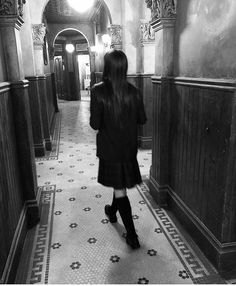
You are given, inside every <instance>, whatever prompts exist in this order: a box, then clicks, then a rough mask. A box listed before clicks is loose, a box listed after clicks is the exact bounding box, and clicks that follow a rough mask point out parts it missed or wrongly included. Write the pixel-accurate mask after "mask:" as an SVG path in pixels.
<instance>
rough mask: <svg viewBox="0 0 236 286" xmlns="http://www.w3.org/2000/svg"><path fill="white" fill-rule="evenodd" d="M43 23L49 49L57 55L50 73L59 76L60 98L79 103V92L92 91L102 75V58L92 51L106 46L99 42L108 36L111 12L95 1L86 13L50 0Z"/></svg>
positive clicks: (97, 0)
mask: <svg viewBox="0 0 236 286" xmlns="http://www.w3.org/2000/svg"><path fill="white" fill-rule="evenodd" d="M43 22H44V24H45V26H46V28H47V39H48V45H49V49H51V50H54V55H55V59H54V64H55V68H54V65H53V67H52V65H51V71H52V72H54V71H55V73H56V74H55V77H56V89H57V94H58V98H59V99H66V100H80V99H81V92H80V91H81V90H86V91H87V90H89V89H90V86H91V85H93V84H94V83H95V81H96V79H95V72H100V69H101V64H100V58H102V57H103V55H102V53H96V52H91V47H92V46H95V45H97V43H99V45H100V46H101V44H103V43H100V42H99V40H100V39H101V37H102V35H104V34H107V33H108V27H109V26H110V24H111V16H110V12H109V10H108V8H107V6H106V4H105V3H104V1H103V0H94V4H93V6H92V7H91V8H89V10H87V11H86V12H83V13H82V12H78V11H77V10H74V9H73V8H72V7H70V5H69V4H68V1H66V0H64V1H60V0H50V1H49V2H48V3H47V5H46V7H45V10H44V14H43ZM68 44H72V45H73V48H74V51H72V52H71V53H70V52H68V51H67V50H66V46H67V45H68ZM51 63H52V62H51ZM87 93H88V92H87Z"/></svg>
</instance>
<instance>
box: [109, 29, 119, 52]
mask: <svg viewBox="0 0 236 286" xmlns="http://www.w3.org/2000/svg"><path fill="white" fill-rule="evenodd" d="M108 31H109V34H110V36H111V47H112V48H115V49H118V50H121V49H122V26H121V25H115V24H111V26H110V27H109V28H108Z"/></svg>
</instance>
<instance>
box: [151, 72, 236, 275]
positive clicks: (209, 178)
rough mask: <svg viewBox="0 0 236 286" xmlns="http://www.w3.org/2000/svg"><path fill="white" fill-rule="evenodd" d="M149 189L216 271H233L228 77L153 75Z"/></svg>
mask: <svg viewBox="0 0 236 286" xmlns="http://www.w3.org/2000/svg"><path fill="white" fill-rule="evenodd" d="M153 83H154V93H153V96H154V101H153V109H154V113H153V116H154V118H153V122H154V132H153V162H152V170H151V180H150V183H151V192H152V194H153V196H154V197H155V198H156V199H157V200H158V202H159V203H160V204H162V205H165V204H168V205H169V207H170V208H171V209H172V210H173V211H174V212H175V214H176V215H177V216H178V217H179V218H180V219H181V220H182V222H184V223H185V224H186V226H187V227H188V228H189V230H191V233H194V239H195V240H196V241H197V242H198V244H199V246H200V247H202V249H203V251H204V253H205V254H206V255H207V256H208V257H209V258H210V259H211V260H212V261H213V263H214V264H215V265H216V266H217V268H218V269H219V270H220V271H226V270H227V271H228V270H233V269H235V270H236V265H235V263H234V261H235V259H236V247H235V245H236V228H235V225H236V207H235V206H236V189H235V185H236V176H235V173H236V164H235V162H236V136H235V135H236V122H235V116H236V108H235V105H236V95H235V86H234V82H232V81H226V80H225V81H222V80H210V79H209V80H206V79H190V78H167V79H164V78H158V77H153Z"/></svg>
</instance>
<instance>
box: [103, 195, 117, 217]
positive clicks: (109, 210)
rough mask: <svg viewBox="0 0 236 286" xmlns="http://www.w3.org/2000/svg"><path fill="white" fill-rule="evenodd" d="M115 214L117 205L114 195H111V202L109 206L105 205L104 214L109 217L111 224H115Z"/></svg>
mask: <svg viewBox="0 0 236 286" xmlns="http://www.w3.org/2000/svg"><path fill="white" fill-rule="evenodd" d="M116 212H117V203H116V197H115V194H114V193H113V200H112V204H111V206H110V205H105V214H106V215H107V216H108V217H109V220H110V222H111V223H115V222H117V217H116Z"/></svg>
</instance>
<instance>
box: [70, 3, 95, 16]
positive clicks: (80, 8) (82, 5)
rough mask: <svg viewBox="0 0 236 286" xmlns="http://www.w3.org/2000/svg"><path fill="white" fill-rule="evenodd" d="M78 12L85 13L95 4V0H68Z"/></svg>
mask: <svg viewBox="0 0 236 286" xmlns="http://www.w3.org/2000/svg"><path fill="white" fill-rule="evenodd" d="M67 1H68V3H69V5H70V6H71V7H72V8H73V9H75V10H76V11H77V12H80V13H83V12H85V11H87V10H88V9H89V8H91V7H92V6H93V3H94V0H67Z"/></svg>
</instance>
